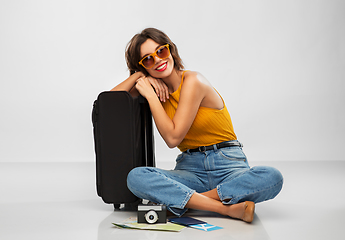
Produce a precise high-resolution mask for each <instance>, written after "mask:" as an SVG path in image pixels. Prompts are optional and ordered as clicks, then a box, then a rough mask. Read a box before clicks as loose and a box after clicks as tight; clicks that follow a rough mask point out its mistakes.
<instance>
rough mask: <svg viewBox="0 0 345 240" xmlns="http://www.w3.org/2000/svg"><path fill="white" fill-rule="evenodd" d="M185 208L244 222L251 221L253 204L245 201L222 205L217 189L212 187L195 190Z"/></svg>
mask: <svg viewBox="0 0 345 240" xmlns="http://www.w3.org/2000/svg"><path fill="white" fill-rule="evenodd" d="M186 208H191V209H197V210H205V211H211V212H216V213H219V214H222V215H225V216H230V217H232V218H237V219H241V220H243V221H245V222H252V221H253V217H254V208H255V204H254V203H253V202H249V201H246V202H241V203H237V204H232V205H224V204H223V203H222V202H221V200H220V198H219V196H218V193H217V189H213V190H211V191H208V192H204V193H197V192H195V193H194V194H193V195H192V197H191V198H190V199H189V201H188V202H187V204H186Z"/></svg>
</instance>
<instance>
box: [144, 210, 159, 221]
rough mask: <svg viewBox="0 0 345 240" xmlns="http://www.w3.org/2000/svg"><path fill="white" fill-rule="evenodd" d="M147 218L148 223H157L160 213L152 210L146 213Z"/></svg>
mask: <svg viewBox="0 0 345 240" xmlns="http://www.w3.org/2000/svg"><path fill="white" fill-rule="evenodd" d="M145 220H146V222H148V223H151V224H152V223H155V222H157V220H158V215H157V213H156V212H155V211H153V210H150V211H148V212H147V213H146V214H145Z"/></svg>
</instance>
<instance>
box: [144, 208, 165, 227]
mask: <svg viewBox="0 0 345 240" xmlns="http://www.w3.org/2000/svg"><path fill="white" fill-rule="evenodd" d="M138 223H149V224H155V223H167V208H166V206H165V205H153V204H148V205H144V204H139V205H138Z"/></svg>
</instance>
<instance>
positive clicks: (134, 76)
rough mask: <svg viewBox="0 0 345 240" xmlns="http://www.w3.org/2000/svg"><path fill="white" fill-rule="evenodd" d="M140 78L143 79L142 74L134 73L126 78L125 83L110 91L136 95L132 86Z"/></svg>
mask: <svg viewBox="0 0 345 240" xmlns="http://www.w3.org/2000/svg"><path fill="white" fill-rule="evenodd" d="M141 77H145V75H144V74H143V73H142V72H136V73H134V74H132V75H131V76H129V78H127V79H126V80H125V81H123V82H122V83H120V84H119V85H117V86H116V87H114V88H113V89H111V91H126V92H130V93H132V94H134V95H137V94H138V91H137V90H136V88H134V86H135V84H136V81H137V80H138V79H139V78H141ZM135 93H137V94H135Z"/></svg>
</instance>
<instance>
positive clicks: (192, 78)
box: [183, 71, 211, 86]
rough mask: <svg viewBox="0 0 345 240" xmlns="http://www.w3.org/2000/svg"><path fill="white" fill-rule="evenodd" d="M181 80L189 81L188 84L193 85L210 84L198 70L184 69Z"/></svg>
mask: <svg viewBox="0 0 345 240" xmlns="http://www.w3.org/2000/svg"><path fill="white" fill-rule="evenodd" d="M183 82H184V83H185V82H189V83H190V84H193V85H194V84H195V85H200V86H201V85H207V86H211V84H210V83H209V81H208V80H207V79H206V78H205V77H204V75H202V74H201V73H200V72H197V71H186V72H185V73H184V80H183Z"/></svg>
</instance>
